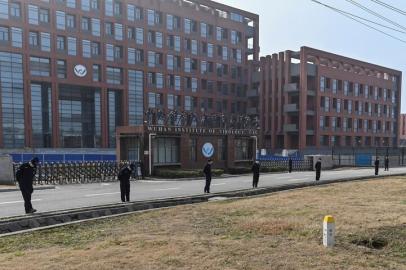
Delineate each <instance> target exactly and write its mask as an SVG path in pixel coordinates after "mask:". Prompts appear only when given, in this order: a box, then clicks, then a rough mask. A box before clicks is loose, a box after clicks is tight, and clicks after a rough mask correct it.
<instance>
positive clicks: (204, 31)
mask: <svg viewBox="0 0 406 270" xmlns="http://www.w3.org/2000/svg"><path fill="white" fill-rule="evenodd" d="M200 36H201V37H202V38H207V24H205V23H200Z"/></svg>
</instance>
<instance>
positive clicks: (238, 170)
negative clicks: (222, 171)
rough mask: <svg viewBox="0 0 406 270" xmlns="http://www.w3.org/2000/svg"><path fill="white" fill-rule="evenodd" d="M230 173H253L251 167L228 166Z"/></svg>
mask: <svg viewBox="0 0 406 270" xmlns="http://www.w3.org/2000/svg"><path fill="white" fill-rule="evenodd" d="M228 173H229V174H247V173H251V168H250V167H232V168H228Z"/></svg>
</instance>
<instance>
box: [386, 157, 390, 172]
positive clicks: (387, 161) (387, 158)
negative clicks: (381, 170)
mask: <svg viewBox="0 0 406 270" xmlns="http://www.w3.org/2000/svg"><path fill="white" fill-rule="evenodd" d="M385 171H389V157H388V156H386V157H385Z"/></svg>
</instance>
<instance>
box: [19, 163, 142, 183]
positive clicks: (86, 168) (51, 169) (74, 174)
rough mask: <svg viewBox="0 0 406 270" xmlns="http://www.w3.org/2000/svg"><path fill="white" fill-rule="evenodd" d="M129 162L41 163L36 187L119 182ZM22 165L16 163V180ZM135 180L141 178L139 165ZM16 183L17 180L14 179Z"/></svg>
mask: <svg viewBox="0 0 406 270" xmlns="http://www.w3.org/2000/svg"><path fill="white" fill-rule="evenodd" d="M129 163H130V162H129V161H120V162H116V161H101V162H64V163H41V164H40V165H38V167H37V174H36V176H35V178H34V184H35V185H66V184H88V183H103V182H114V181H117V175H118V172H119V170H120V168H122V167H123V166H125V165H128V164H129ZM20 165H21V163H14V164H13V169H14V178H15V173H16V171H17V169H18V168H19V167H20ZM136 165H137V169H136V170H135V172H134V174H133V176H132V177H133V178H140V177H141V175H139V173H138V172H140V170H139V169H138V168H141V167H140V164H139V163H136ZM14 181H16V179H14Z"/></svg>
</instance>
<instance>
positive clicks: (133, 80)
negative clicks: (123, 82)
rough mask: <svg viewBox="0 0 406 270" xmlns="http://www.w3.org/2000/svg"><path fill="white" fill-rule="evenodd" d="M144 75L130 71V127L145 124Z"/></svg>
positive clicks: (136, 71)
mask: <svg viewBox="0 0 406 270" xmlns="http://www.w3.org/2000/svg"><path fill="white" fill-rule="evenodd" d="M143 80H144V74H143V72H142V71H138V70H128V114H129V124H130V125H141V124H143V118H144V89H143V84H144V83H143Z"/></svg>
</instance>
